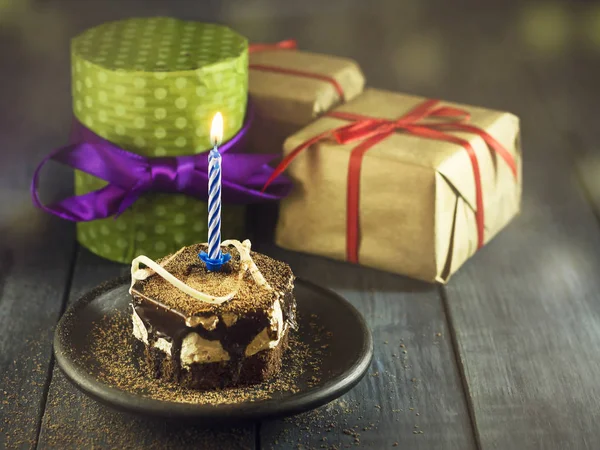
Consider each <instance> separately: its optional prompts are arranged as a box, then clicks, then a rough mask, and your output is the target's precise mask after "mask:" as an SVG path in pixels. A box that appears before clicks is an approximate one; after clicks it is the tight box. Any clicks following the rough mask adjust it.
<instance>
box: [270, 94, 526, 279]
mask: <svg viewBox="0 0 600 450" xmlns="http://www.w3.org/2000/svg"><path fill="white" fill-rule="evenodd" d="M424 100H425V99H424V98H421V97H415V96H411V95H406V94H400V93H392V92H386V91H381V90H375V89H367V90H365V92H364V93H363V94H361V95H360V96H359V97H358V98H356V99H355V100H353V101H351V102H349V103H347V104H345V105H342V106H340V107H338V108H336V109H335V110H333V112H332V113H330V114H336V113H338V112H345V113H354V114H360V115H364V116H370V117H377V118H384V119H398V118H400V117H401V116H404V115H405V114H407V113H408V112H409V111H411V110H412V109H413V108H415V107H416V106H417V105H419V104H421V103H422V102H423V101H424ZM438 106H442V107H450V108H460V109H462V110H466V111H467V112H468V113H469V114H470V116H471V117H470V120H469V121H468V122H466V123H468V125H470V126H475V127H477V128H479V129H482V130H485V132H487V134H489V135H491V136H492V137H493V138H495V140H496V141H498V142H499V143H500V144H501V145H502V146H503V147H504V148H505V149H506V151H507V152H508V153H507V155H508V156H506V158H510V159H511V162H512V164H513V169H511V167H510V165H509V163H507V162H506V161H505V159H503V158H502V157H500V155H499V154H498V153H497V152H494V151H492V149H491V148H490V147H489V146H488V145H487V144H486V142H485V141H484V140H483V139H482V137H480V136H479V135H478V134H475V133H470V132H465V131H450V130H445V133H447V134H449V135H452V136H455V137H459V138H462V139H464V140H466V141H468V143H469V144H470V145H471V147H472V148H473V150H474V153H475V156H476V160H477V164H478V166H479V170H480V174H481V175H480V183H481V199H482V201H483V222H482V223H483V224H484V231H483V233H482V235H481V236H482V237H481V239H482V241H481V244H483V243H487V242H489V241H490V239H492V238H493V237H494V236H495V235H496V234H497V233H498V232H499V231H500V230H501V229H502V228H503V227H504V226H506V225H507V224H508V222H510V220H511V219H512V218H513V217H514V216H515V215H517V214H518V212H519V209H520V203H521V149H520V132H519V119H518V118H517V117H516V116H514V115H513V114H511V113H508V112H500V111H493V110H489V109H484V108H478V107H472V106H464V105H458V104H452V103H448V102H441V103H440V104H439V105H438ZM447 119H448V118H444V117H436V118H431V117H430V118H427V119H424V120H423V121H422V122H421V123H425V122H427V123H444V122H446V123H448V122H449V120H447ZM350 123H352V122H351V121H348V120H341V119H339V118H333V117H329V116H326V117H321V118H320V119H318V120H316V121H315V122H314V123H312V124H310V125H309V126H307V127H305V128H304V129H302V130H301V131H299V132H298V133H296V134H294V135H293V136H290V137H289V138H288V139H287V140H286V142H285V145H284V155H288V154H289V153H290V152H292V151H293V150H294V149H296V148H297V147H298V146H300V145H301V144H303V143H305V142H306V141H308V140H309V139H311V138H313V137H315V136H317V135H318V134H320V133H324V132H327V131H328V130H333V129H336V128H338V127H341V126H345V125H348V124H350ZM361 142H364V140H362V141H361V140H357V141H354V142H351V143H346V144H339V143H337V142H336V141H334V140H332V139H326V140H321V141H319V142H317V143H315V144H313V145H311V146H310V147H309V148H306V149H305V150H304V151H301V152H299V154H298V156H297V157H296V158H295V159H294V160H293V161H292V162H291V163H290V165H289V167H288V169H287V174H288V175H289V176H290V177H291V179H292V180H293V182H294V183H295V187H294V190H293V192H292V194H291V195H290V196H289V197H288V198H287V199H285V200H283V202H282V204H281V207H280V215H279V219H278V224H277V230H276V242H277V244H278V245H279V246H281V247H284V248H287V249H291V250H296V251H300V252H305V253H313V254H319V255H322V256H326V257H329V258H333V259H338V260H347V258H348V257H347V240H346V239H347V235H346V233H347V230H348V226H347V225H348V217H347V213H348V209H347V201H348V198H347V191H348V176H349V175H348V169H349V163H350V155H351V153H352V151H353V149H355V148H356V147H357V145H360V144H361ZM360 167H361V168H360V177H359V179H360V187H359V192H358V195H359V196H358V198H359V200H358V209H357V211H358V224H359V225H358V230H359V232H358V238H357V239H356V242H357V244H356V245H357V247H358V251H357V252H358V263H360V264H362V265H364V266H370V267H374V268H377V269H382V270H386V271H390V272H395V273H399V274H403V275H407V276H410V277H413V278H417V279H421V280H425V281H428V282H441V283H445V282H447V281H448V279H449V278H450V276H451V275H452V274H453V273H454V272H456V270H457V269H458V268H459V267H460V266H461V265H462V264H463V263H464V262H465V261H466V260H467V259H468V258H469V257H470V256H472V255H473V254H474V253H475V251H476V250H477V249H478V244H479V233H478V227H477V223H478V222H477V220H478V217H480V216H478V214H477V213H476V211H477V209H476V205H477V189H476V182H475V176H474V171H473V165H472V162H471V159H470V157H469V153H468V152H467V151H466V150H465V148H464V147H463V146H462V145H458V144H457V143H453V142H447V141H444V140H438V139H430V138H425V137H419V136H415V135H413V134H411V133H408V132H407V130H406V129H400V130H398V129H396V130H395V131H394V132H392V133H391V134H390V135H389V136H387V137H385V138H384V139H382V140H380V141H379V142H378V143H376V144H375V145H373V146H372V147H371V148H370V149H369V150H368V151H366V153H364V157H363V159H362V165H361V166H360Z"/></svg>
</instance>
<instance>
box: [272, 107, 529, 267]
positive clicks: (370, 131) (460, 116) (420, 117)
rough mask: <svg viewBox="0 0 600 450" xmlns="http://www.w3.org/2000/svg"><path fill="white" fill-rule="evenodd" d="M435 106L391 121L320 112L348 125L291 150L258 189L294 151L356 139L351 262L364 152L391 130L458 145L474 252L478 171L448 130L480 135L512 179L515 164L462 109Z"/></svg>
mask: <svg viewBox="0 0 600 450" xmlns="http://www.w3.org/2000/svg"><path fill="white" fill-rule="evenodd" d="M438 103H439V100H425V101H423V102H422V103H420V104H419V105H417V106H416V107H415V108H414V109H412V110H411V111H409V112H408V113H407V114H405V115H404V116H402V117H400V118H398V119H396V120H388V119H380V118H376V117H369V116H363V115H360V114H353V113H347V112H341V111H332V112H329V113H326V114H325V115H326V116H329V117H335V118H337V119H342V120H349V121H351V122H352V123H350V124H348V125H345V126H342V127H339V128H335V129H333V130H328V131H325V132H323V133H321V134H318V135H317V136H314V137H313V138H311V139H309V140H308V141H306V142H304V143H303V144H302V145H300V146H298V147H296V148H295V149H294V150H292V152H290V154H288V155H287V156H286V157H285V158H284V159H283V160H282V161H281V163H280V164H279V165H278V166H277V167H276V168H275V170H274V172H273V173H272V175H271V177H270V178H269V180H267V182H266V183H265V186H264V188H263V189H266V187H267V186H268V185H269V184H270V183H271V181H272V180H274V179H275V178H276V177H277V176H278V175H279V174H281V173H282V172H283V171H284V170H285V169H286V168H287V166H288V165H289V164H290V163H291V162H292V161H293V160H294V158H295V157H296V156H298V154H300V152H302V151H303V150H305V149H306V148H308V147H310V146H311V145H313V144H315V143H317V142H319V141H322V140H325V139H330V138H333V139H335V141H336V142H338V143H339V144H348V143H351V142H354V141H359V140H362V141H361V142H360V143H359V144H358V145H357V146H356V147H355V148H354V149H353V150H352V153H351V154H350V164H349V167H348V191H347V213H346V214H347V217H346V222H347V231H346V257H347V260H348V261H350V262H353V263H357V262H358V248H359V200H360V199H359V193H360V169H361V165H362V159H363V156H364V155H365V153H366V152H367V151H368V150H369V149H370V148H371V147H373V146H374V145H375V144H377V143H378V142H380V141H382V140H384V139H385V138H387V137H388V136H389V135H390V134H392V133H395V132H397V131H403V132H406V133H409V134H411V135H413V136H419V137H423V138H428V139H437V140H440V141H446V142H452V143H455V144H458V145H460V146H462V147H463V148H464V149H465V150H466V152H467V154H468V155H469V159H470V161H471V167H472V170H473V178H474V179H475V203H476V210H475V219H476V222H477V248H480V247H481V246H483V244H484V224H485V218H484V207H483V191H482V187H481V173H480V171H479V163H478V161H477V155H476V154H475V150H474V149H473V147H472V146H471V144H470V143H469V141H467V140H466V139H462V138H460V137H457V136H454V135H452V134H449V133H448V132H449V131H462V132H467V133H474V134H477V135H478V136H480V137H481V138H482V139H483V140H484V141H485V143H486V144H487V146H488V147H489V148H490V150H492V151H494V152H495V153H496V154H498V155H499V156H500V157H501V158H502V159H503V160H504V161H505V162H506V164H508V167H509V168H510V170H511V172H512V173H513V176H514V177H515V179H517V178H518V173H517V163H516V161H515V159H514V157H513V155H512V154H511V153H510V152H509V151H508V150H507V149H506V148H504V146H502V144H500V143H499V142H498V141H497V140H496V139H494V138H493V137H492V136H491V135H490V134H488V133H487V132H486V131H485V130H482V129H480V128H477V127H476V126H473V125H469V124H468V123H467V122H468V121H469V120H470V114H469V113H468V111H465V110H462V109H458V108H452V107H449V106H437V105H438ZM432 118H445V119H448V120H446V121H443V122H440V121H431V120H427V119H432Z"/></svg>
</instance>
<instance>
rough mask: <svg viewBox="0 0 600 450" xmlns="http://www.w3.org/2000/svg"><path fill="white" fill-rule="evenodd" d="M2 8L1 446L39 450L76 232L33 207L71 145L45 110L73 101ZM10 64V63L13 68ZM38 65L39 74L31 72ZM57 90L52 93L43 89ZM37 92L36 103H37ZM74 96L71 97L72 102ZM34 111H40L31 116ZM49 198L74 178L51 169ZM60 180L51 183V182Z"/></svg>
mask: <svg viewBox="0 0 600 450" xmlns="http://www.w3.org/2000/svg"><path fill="white" fill-rule="evenodd" d="M3 6H4V5H2V6H0V30H1V31H0V60H2V61H4V62H3V63H2V69H1V70H0V99H2V100H1V101H0V448H33V447H35V444H36V440H37V434H38V428H39V423H40V420H41V414H42V412H43V408H44V405H45V395H46V387H47V379H48V376H49V373H48V367H49V364H50V361H51V354H52V352H51V343H52V334H53V328H54V325H55V323H56V321H57V320H58V318H59V317H60V314H61V311H62V307H63V304H64V300H65V287H66V285H67V283H68V280H69V277H70V271H71V263H72V259H73V239H72V236H73V227H72V225H71V224H69V223H65V222H63V221H60V220H58V219H55V218H51V217H49V216H46V215H43V214H41V213H40V212H39V211H38V210H36V208H34V207H33V206H32V204H31V200H30V197H29V183H30V180H31V178H30V177H31V173H32V171H33V167H35V165H36V164H37V162H38V161H39V160H40V159H41V158H42V155H44V154H45V153H46V151H47V150H48V149H49V148H51V147H52V146H57V145H59V144H62V143H63V142H64V136H65V133H66V132H67V125H68V124H67V123H62V122H61V121H60V120H56V117H54V116H53V115H52V114H44V115H45V116H46V117H45V119H44V120H42V118H41V117H40V115H39V114H38V113H39V110H36V109H35V107H36V104H37V105H44V104H47V105H56V106H60V105H61V104H64V103H68V96H69V91H68V82H67V80H66V79H64V80H62V79H61V76H60V75H58V76H57V75H56V74H55V73H53V72H52V71H51V70H49V69H50V68H51V67H52V65H53V64H60V62H61V61H60V58H56V61H49V60H48V59H47V58H44V57H43V55H42V56H39V57H38V58H37V59H36V61H35V62H34V57H33V55H32V54H30V53H28V52H20V51H16V50H17V48H20V46H21V44H23V42H21V41H20V40H19V39H15V40H11V41H10V42H11V44H10V45H5V44H8V39H9V37H10V33H11V31H12V28H11V27H9V26H7V25H8V24H7V23H6V19H7V18H6V16H5V15H4V11H3V9H2V8H3ZM8 61H10V63H7V62H8ZM34 64H35V65H36V71H31V70H29V68H30V67H31V66H32V65H34ZM43 84H46V85H52V86H53V88H52V89H45V88H44V89H39V86H41V85H43ZM34 93H35V94H36V96H37V99H36V102H33V100H32V99H31V98H30V96H31V95H33V94H34ZM65 97H67V98H65ZM29 107H31V108H32V110H29V111H27V112H26V111H25V110H26V108H29ZM45 175H46V176H45V177H44V182H43V186H44V193H45V195H44V200H45V201H51V200H53V199H56V198H59V197H60V196H61V195H63V194H64V193H65V192H68V191H69V187H70V184H71V180H70V179H69V178H66V177H65V173H64V172H63V171H60V170H57V169H56V168H50V169H49V171H48V173H47V174H45ZM49 179H50V180H53V181H52V182H50V183H48V182H47V181H48V180H49Z"/></svg>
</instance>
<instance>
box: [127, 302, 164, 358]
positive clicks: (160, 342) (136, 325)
mask: <svg viewBox="0 0 600 450" xmlns="http://www.w3.org/2000/svg"><path fill="white" fill-rule="evenodd" d="M132 309H133V312H132V314H131V321H132V322H133V336H134V337H135V338H136V339H138V340H140V341H142V342H143V343H144V344H146V345H148V330H147V329H146V326H145V325H144V322H143V321H142V319H141V318H140V316H139V315H138V313H137V312H136V311H135V308H133V307H132ZM152 346H153V347H156V348H158V349H160V350H162V351H163V352H165V353H166V354H167V355H171V347H172V344H171V343H170V342H169V341H167V340H166V339H165V338H158V339H157V340H156V341H155V342H154V344H152Z"/></svg>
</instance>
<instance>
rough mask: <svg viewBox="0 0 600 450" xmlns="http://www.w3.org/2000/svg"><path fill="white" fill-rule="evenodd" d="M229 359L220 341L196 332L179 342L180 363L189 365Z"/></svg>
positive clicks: (185, 365)
mask: <svg viewBox="0 0 600 450" xmlns="http://www.w3.org/2000/svg"><path fill="white" fill-rule="evenodd" d="M217 361H229V353H227V352H226V351H225V350H224V349H223V346H222V345H221V342H220V341H209V340H207V339H204V338H202V337H201V336H200V335H199V334H198V333H193V332H192V333H190V334H188V335H187V336H186V337H185V338H184V339H183V342H182V343H181V365H182V366H183V367H189V366H190V364H192V363H211V362H217Z"/></svg>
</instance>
